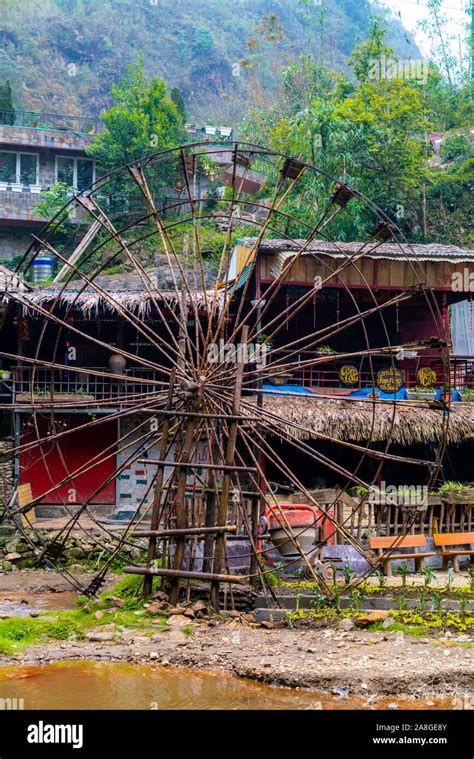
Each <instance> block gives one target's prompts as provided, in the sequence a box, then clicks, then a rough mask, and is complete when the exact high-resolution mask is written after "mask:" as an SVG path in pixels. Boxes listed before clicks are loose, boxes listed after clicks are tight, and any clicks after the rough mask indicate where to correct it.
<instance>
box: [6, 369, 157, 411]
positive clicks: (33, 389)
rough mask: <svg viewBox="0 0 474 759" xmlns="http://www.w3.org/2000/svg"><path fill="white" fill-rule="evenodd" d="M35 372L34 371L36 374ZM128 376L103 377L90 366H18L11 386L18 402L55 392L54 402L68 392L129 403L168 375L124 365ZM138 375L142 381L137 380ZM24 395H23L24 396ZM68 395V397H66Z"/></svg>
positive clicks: (42, 399)
mask: <svg viewBox="0 0 474 759" xmlns="http://www.w3.org/2000/svg"><path fill="white" fill-rule="evenodd" d="M90 369H91V370H96V371H100V372H107V369H106V368H105V367H103V366H101V367H90ZM33 372H34V374H33ZM124 374H125V375H126V376H127V379H126V380H120V379H114V378H113V377H110V378H109V377H107V376H105V377H102V376H96V375H94V374H90V373H89V372H88V371H87V368H84V369H82V370H81V371H77V370H75V369H44V368H40V367H37V368H36V370H34V369H33V367H31V366H16V367H13V368H12V380H11V382H12V388H13V393H14V397H15V398H16V400H17V401H19V402H26V403H29V402H31V401H33V402H35V401H36V402H38V404H45V403H47V402H48V400H49V399H50V398H51V394H53V397H54V402H57V403H61V402H64V401H65V400H67V396H77V399H78V400H80V399H81V398H82V399H84V400H88V399H90V400H95V401H98V402H100V401H106V400H107V401H108V400H114V399H115V400H117V402H118V403H119V404H122V403H127V402H128V401H131V400H132V398H135V399H136V398H137V396H149V395H150V394H151V393H156V392H158V391H159V390H160V389H161V385H159V384H156V383H159V382H165V381H166V377H165V376H164V375H163V374H162V373H161V372H155V371H153V370H152V369H147V368H145V367H131V368H130V369H125V371H124ZM135 378H137V380H138V379H140V380H145V382H143V381H134V379H135ZM22 396H23V397H22ZM64 396H66V397H64Z"/></svg>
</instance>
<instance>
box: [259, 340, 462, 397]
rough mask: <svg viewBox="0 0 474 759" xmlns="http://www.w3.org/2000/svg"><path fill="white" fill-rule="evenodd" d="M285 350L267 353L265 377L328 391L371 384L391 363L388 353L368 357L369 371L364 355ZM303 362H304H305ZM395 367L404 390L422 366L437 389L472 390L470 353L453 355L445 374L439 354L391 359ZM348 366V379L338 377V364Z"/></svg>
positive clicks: (417, 382)
mask: <svg viewBox="0 0 474 759" xmlns="http://www.w3.org/2000/svg"><path fill="white" fill-rule="evenodd" d="M287 353H288V352H287V351H278V349H276V350H274V351H272V352H271V354H270V361H269V366H268V369H269V372H268V374H269V377H271V376H272V375H276V376H277V377H279V379H280V382H282V383H288V384H296V385H299V386H302V387H311V388H321V389H324V390H327V391H329V392H331V391H342V390H344V391H350V390H360V389H362V388H367V387H371V386H372V383H373V382H374V379H375V380H376V377H377V374H378V372H379V371H381V370H383V369H389V368H391V366H392V363H391V358H390V356H389V355H383V354H379V355H374V356H372V366H373V369H372V370H371V368H370V365H369V362H368V359H367V357H364V358H363V359H361V358H354V359H347V358H343V357H339V356H338V355H337V354H326V355H325V354H316V353H314V352H310V351H302V352H301V353H299V354H297V355H291V357H290V356H288V355H287ZM315 357H319V358H321V362H320V363H314V364H313V363H312V364H310V365H308V364H309V362H310V361H312V360H313V359H314V358H315ZM287 362H288V363H290V362H291V367H290V368H289V369H288V371H283V370H282V371H281V373H279V374H278V373H277V372H279V369H278V367H279V366H281V365H284V364H285V363H287ZM305 362H308V363H306V364H305ZM393 365H394V367H395V368H398V369H400V371H401V374H402V378H403V386H404V387H406V388H407V389H408V390H410V389H413V388H419V387H420V386H421V381H420V375H419V371H420V369H422V368H424V369H425V371H426V369H429V370H431V372H432V375H431V376H432V379H433V382H432V386H433V387H434V388H441V387H442V386H443V385H448V384H449V386H450V387H451V389H457V390H471V391H474V356H456V357H453V358H451V360H450V362H449V373H448V372H447V371H446V370H445V369H444V368H443V362H442V360H441V358H440V356H439V354H428V353H426V352H423V353H420V356H419V357H418V358H414V359H406V360H402V361H397V360H395V359H394V360H393ZM344 366H351V367H353V368H354V369H355V370H356V371H355V372H354V373H353V374H352V377H351V380H352V381H351V382H350V383H349V382H344V381H343V379H342V376H341V375H342V372H341V370H342V367H344Z"/></svg>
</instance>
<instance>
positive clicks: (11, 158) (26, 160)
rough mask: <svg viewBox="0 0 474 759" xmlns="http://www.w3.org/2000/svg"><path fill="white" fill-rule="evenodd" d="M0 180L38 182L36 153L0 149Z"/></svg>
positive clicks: (17, 182)
mask: <svg viewBox="0 0 474 759" xmlns="http://www.w3.org/2000/svg"><path fill="white" fill-rule="evenodd" d="M0 182H8V183H9V184H12V183H13V184H22V185H30V184H38V155H37V154H36V153H13V152H10V151H7V150H1V151H0Z"/></svg>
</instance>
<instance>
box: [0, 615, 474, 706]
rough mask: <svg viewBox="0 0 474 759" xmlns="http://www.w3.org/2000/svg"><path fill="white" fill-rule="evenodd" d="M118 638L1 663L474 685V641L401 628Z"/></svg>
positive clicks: (385, 690) (329, 684)
mask: <svg viewBox="0 0 474 759" xmlns="http://www.w3.org/2000/svg"><path fill="white" fill-rule="evenodd" d="M122 635H123V637H122V638H120V639H119V640H117V641H107V642H87V643H84V642H67V643H64V642H63V643H49V644H46V645H45V644H43V645H36V646H33V647H31V648H29V649H28V650H25V651H23V652H21V653H19V654H18V655H17V656H15V657H13V659H12V657H6V656H2V657H0V664H12V663H13V662H15V663H16V664H17V663H20V662H21V663H27V664H32V663H45V662H56V661H74V660H84V659H94V660H98V661H123V662H153V664H159V663H161V664H164V665H170V666H181V667H183V666H186V667H197V668H213V669H219V670H226V671H228V672H233V673H234V674H237V675H240V676H243V677H249V678H252V679H256V680H260V681H263V682H267V683H273V684H278V685H288V686H293V687H295V686H299V687H304V688H313V689H318V690H332V689H333V688H338V689H342V690H344V691H348V692H349V693H350V694H352V695H356V694H360V695H365V696H366V697H370V696H372V697H373V698H375V699H378V698H383V697H387V696H398V697H399V698H400V697H402V696H411V697H418V698H425V699H426V698H430V697H440V696H441V697H444V696H445V697H451V696H453V695H465V694H466V693H467V694H471V693H473V692H474V649H471V648H468V647H466V646H463V645H460V644H459V643H455V642H453V640H451V639H448V640H446V639H444V640H439V639H438V640H437V641H435V640H433V639H415V638H409V637H408V636H403V634H400V633H394V634H383V633H368V632H359V631H357V632H356V633H355V634H354V633H352V632H351V633H342V632H339V631H337V630H322V631H321V630H319V631H318V630H308V629H293V630H291V629H287V628H281V629H280V628H278V629H273V630H264V629H252V628H249V627H244V626H243V625H241V624H240V623H239V622H237V621H234V620H232V621H231V622H229V621H228V622H225V623H221V624H218V625H217V626H215V627H208V626H207V625H206V626H201V625H194V632H193V635H192V636H189V635H185V634H184V633H183V632H182V631H181V630H179V629H176V628H174V629H173V628H170V629H169V630H167V631H166V632H155V633H154V634H153V637H152V638H149V637H148V638H147V637H143V631H139V632H137V631H132V630H129V631H125V632H124V633H123V634H122Z"/></svg>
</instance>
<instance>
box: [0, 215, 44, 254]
mask: <svg viewBox="0 0 474 759" xmlns="http://www.w3.org/2000/svg"><path fill="white" fill-rule="evenodd" d="M43 223H44V222H42V224H43ZM39 228H40V224H38V226H37V227H34V228H33V229H28V228H26V227H1V226H0V261H9V260H10V259H12V258H13V257H14V256H17V255H19V254H20V253H21V254H22V255H23V253H24V252H25V251H26V250H27V249H28V247H29V245H30V244H31V243H32V242H33V238H32V236H31V235H32V232H36V233H37V232H38V230H39Z"/></svg>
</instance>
